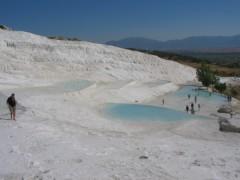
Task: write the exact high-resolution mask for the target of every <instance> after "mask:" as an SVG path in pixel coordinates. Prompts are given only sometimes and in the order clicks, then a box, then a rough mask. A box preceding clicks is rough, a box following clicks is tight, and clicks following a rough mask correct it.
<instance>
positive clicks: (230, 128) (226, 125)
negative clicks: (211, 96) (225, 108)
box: [218, 119, 240, 133]
mask: <svg viewBox="0 0 240 180" xmlns="http://www.w3.org/2000/svg"><path fill="white" fill-rule="evenodd" d="M218 123H219V130H220V131H223V132H235V133H240V127H236V126H234V125H232V124H231V123H230V122H229V121H228V120H227V119H220V120H219V121H218Z"/></svg>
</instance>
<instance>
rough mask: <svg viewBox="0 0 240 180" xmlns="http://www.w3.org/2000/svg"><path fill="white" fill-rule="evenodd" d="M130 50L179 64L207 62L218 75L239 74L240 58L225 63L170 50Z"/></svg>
mask: <svg viewBox="0 0 240 180" xmlns="http://www.w3.org/2000/svg"><path fill="white" fill-rule="evenodd" d="M130 50H135V51H140V52H143V53H147V54H152V55H155V56H158V57H161V58H164V59H168V60H173V61H177V62H179V63H181V64H185V65H188V66H191V67H194V68H199V67H200V66H201V64H202V63H207V64H208V65H209V67H210V68H211V69H212V71H213V72H214V73H215V74H216V75H218V76H240V66H238V65H237V64H238V63H240V59H239V61H236V59H235V61H230V62H228V64H227V65H226V63H225V61H224V62H222V61H215V60H214V59H211V58H201V57H193V56H190V55H182V54H177V53H172V52H162V51H149V50H138V49H130ZM219 56H220V55H219ZM239 57H240V54H239ZM236 58H237V57H236ZM221 62H222V63H221ZM226 62H227V61H226ZM236 63H237V64H236Z"/></svg>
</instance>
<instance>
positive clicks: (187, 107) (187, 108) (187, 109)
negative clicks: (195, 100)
mask: <svg viewBox="0 0 240 180" xmlns="http://www.w3.org/2000/svg"><path fill="white" fill-rule="evenodd" d="M186 111H187V113H188V111H189V106H188V105H186Z"/></svg>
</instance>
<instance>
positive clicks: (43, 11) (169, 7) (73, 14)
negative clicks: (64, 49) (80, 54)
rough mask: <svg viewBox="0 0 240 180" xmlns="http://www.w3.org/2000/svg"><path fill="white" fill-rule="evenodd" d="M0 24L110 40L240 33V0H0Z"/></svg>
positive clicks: (34, 31)
mask: <svg viewBox="0 0 240 180" xmlns="http://www.w3.org/2000/svg"><path fill="white" fill-rule="evenodd" d="M0 24H5V25H7V26H10V27H12V28H13V29H15V30H23V31H29V32H33V33H36V34H41V35H64V36H69V37H78V38H80V39H82V40H89V41H96V42H105V41H108V40H118V39H121V38H126V37H133V36H134V37H136V36H137V37H146V38H152V39H157V40H169V39H177V38H184V37H188V36H195V35H233V34H240V0H0Z"/></svg>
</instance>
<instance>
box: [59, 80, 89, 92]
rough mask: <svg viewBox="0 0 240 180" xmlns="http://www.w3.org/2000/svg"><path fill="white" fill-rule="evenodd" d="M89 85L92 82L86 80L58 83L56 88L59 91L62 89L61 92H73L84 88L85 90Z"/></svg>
mask: <svg viewBox="0 0 240 180" xmlns="http://www.w3.org/2000/svg"><path fill="white" fill-rule="evenodd" d="M91 84H92V82H90V81H87V80H73V81H66V82H62V83H58V84H57V85H56V87H57V88H59V89H62V91H64V92H73V91H80V90H82V89H84V88H87V87H88V86H90V85H91Z"/></svg>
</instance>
